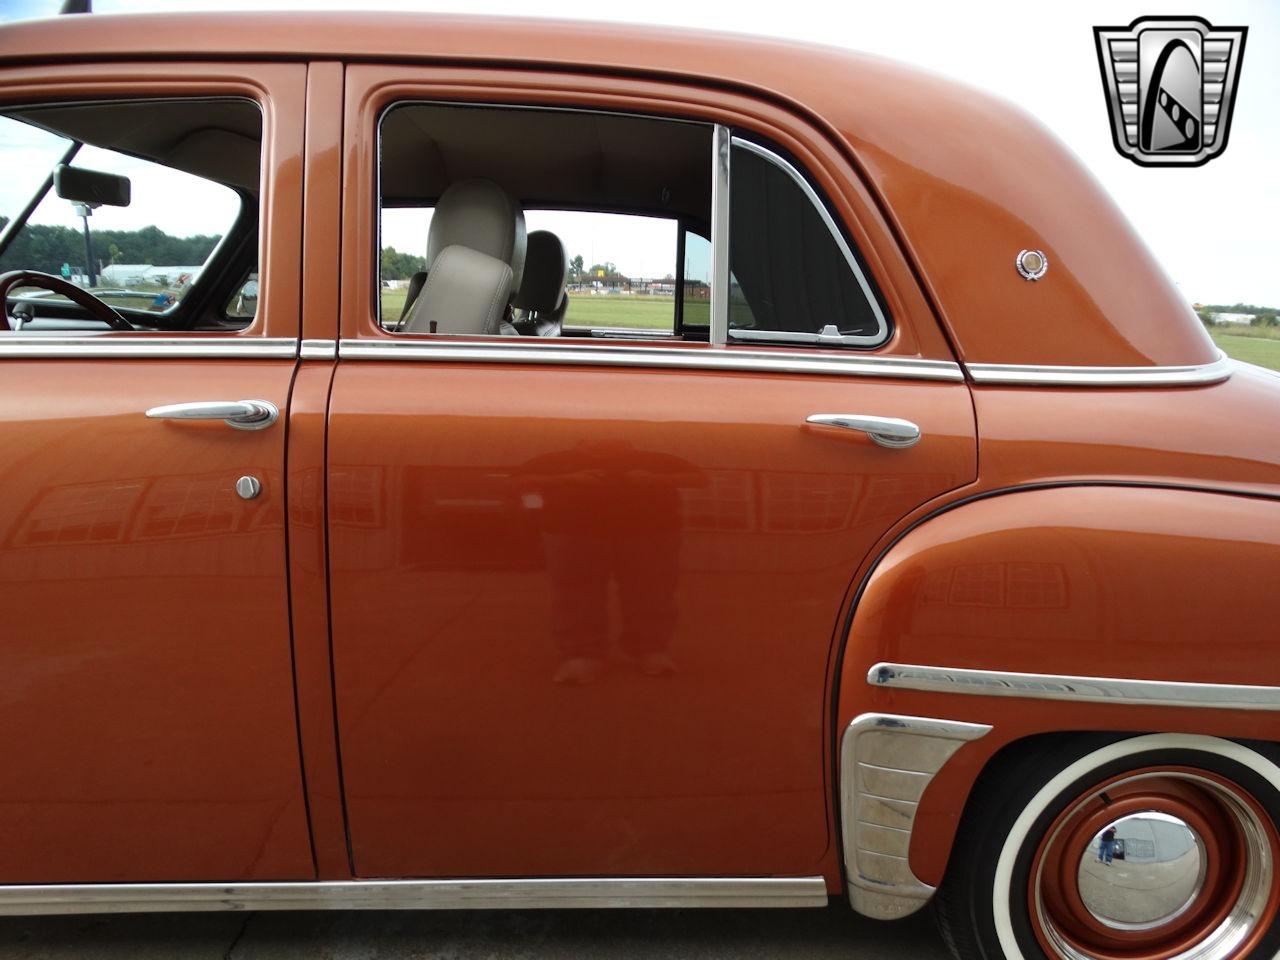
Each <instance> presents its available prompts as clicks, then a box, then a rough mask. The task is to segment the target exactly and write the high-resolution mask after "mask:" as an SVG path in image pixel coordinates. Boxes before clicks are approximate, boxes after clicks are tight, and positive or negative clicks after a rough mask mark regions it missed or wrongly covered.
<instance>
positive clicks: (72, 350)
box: [0, 330, 298, 361]
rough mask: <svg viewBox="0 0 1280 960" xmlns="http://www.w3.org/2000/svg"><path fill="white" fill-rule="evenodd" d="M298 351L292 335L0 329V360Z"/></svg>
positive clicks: (291, 354) (279, 356)
mask: <svg viewBox="0 0 1280 960" xmlns="http://www.w3.org/2000/svg"><path fill="white" fill-rule="evenodd" d="M297 356H298V338H297V337H262V336H257V335H254V334H248V335H246V334H242V333H227V334H225V335H223V336H217V335H201V334H198V333H196V334H187V335H176V336H175V335H173V334H169V335H166V334H163V333H148V332H145V331H141V330H139V331H138V332H137V333H117V332H115V331H107V330H104V331H102V332H100V333H83V334H78V335H76V336H66V335H64V334H62V333H60V332H51V333H47V334H46V333H42V332H39V331H34V330H22V331H14V330H0V361H3V360H6V359H11V360H24V359H25V360H77V359H119V360H162V359H188V360H192V359H201V358H209V359H216V358H219V357H225V358H229V359H235V360H245V359H253V360H267V359H270V360H292V359H295V358H296V357H297Z"/></svg>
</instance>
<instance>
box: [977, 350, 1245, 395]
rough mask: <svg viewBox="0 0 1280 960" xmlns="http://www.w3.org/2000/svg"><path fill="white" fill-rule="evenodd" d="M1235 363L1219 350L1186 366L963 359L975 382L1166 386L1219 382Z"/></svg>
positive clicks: (1089, 385) (1083, 385) (1031, 384)
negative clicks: (1215, 356)
mask: <svg viewBox="0 0 1280 960" xmlns="http://www.w3.org/2000/svg"><path fill="white" fill-rule="evenodd" d="M1233 367H1234V364H1233V363H1232V361H1231V360H1229V359H1228V358H1227V355H1226V354H1225V353H1223V352H1222V351H1218V359H1217V360H1214V361H1213V362H1212V363H1202V364H1199V365H1197V366H1187V367H1050V366H1037V365H1034V364H1025V365H1024V364H1015V363H966V364H965V369H966V370H968V371H969V376H970V377H971V378H973V382H974V383H1000V384H1007V385H1025V386H1062V387H1169V386H1194V385H1197V384H1210V383H1221V382H1222V381H1223V380H1226V379H1227V378H1228V377H1230V376H1231V371H1232V369H1233Z"/></svg>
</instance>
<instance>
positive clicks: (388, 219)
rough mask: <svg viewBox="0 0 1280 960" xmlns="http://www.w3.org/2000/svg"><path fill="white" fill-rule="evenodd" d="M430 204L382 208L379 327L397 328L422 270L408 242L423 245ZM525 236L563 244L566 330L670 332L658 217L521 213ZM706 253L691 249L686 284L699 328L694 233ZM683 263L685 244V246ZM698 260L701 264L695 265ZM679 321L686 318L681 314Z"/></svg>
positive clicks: (703, 292)
mask: <svg viewBox="0 0 1280 960" xmlns="http://www.w3.org/2000/svg"><path fill="white" fill-rule="evenodd" d="M431 216H432V209H431V208H429V207H418V208H405V207H390V208H386V209H384V210H383V211H382V227H381V230H382V255H381V268H382V283H381V295H380V297H379V301H380V309H381V318H382V325H383V326H384V327H386V328H388V329H394V328H396V327H397V326H398V325H399V323H400V320H401V318H402V317H403V316H404V312H405V308H406V303H407V301H408V299H409V298H410V296H411V295H414V296H416V294H417V293H418V291H417V289H415V286H414V284H413V278H414V275H415V274H422V273H424V272H425V270H426V258H425V257H424V256H423V255H422V254H420V253H417V252H411V251H412V250H413V247H414V246H415V245H416V246H417V247H419V248H421V249H423V250H425V249H426V236H427V232H428V230H430V227H431ZM524 216H525V229H526V232H527V233H532V232H533V231H535V230H546V231H549V232H551V233H554V234H555V235H556V236H557V237H558V238H559V239H560V242H561V243H563V244H564V248H565V259H566V261H567V263H568V272H567V274H566V277H565V293H566V294H567V296H568V305H567V309H566V310H565V313H564V317H563V325H564V326H566V327H581V328H587V329H589V330H592V331H597V332H601V333H607V332H609V331H611V330H624V331H638V330H656V331H662V332H666V333H671V332H672V330H673V329H674V324H675V290H676V277H675V268H676V222H675V221H674V220H669V219H664V218H661V217H647V216H632V215H628V214H620V213H599V212H596V211H593V210H587V211H584V210H526V211H525V215H524ZM696 239H697V240H700V241H701V242H702V244H703V246H704V247H705V251H704V252H703V253H702V254H701V258H700V260H699V255H698V254H695V265H697V268H698V270H699V271H700V280H699V281H697V282H696V283H695V284H694V288H693V289H692V291H690V290H689V288H688V287H686V294H685V302H686V304H687V303H689V301H690V300H691V299H692V301H693V303H694V306H693V307H692V316H693V317H695V319H694V320H693V321H692V322H694V323H700V324H702V325H703V326H705V325H706V324H707V322H708V317H709V316H710V312H709V311H710V307H709V306H708V303H709V300H708V298H709V296H710V289H711V288H710V272H711V244H710V243H709V242H708V241H707V240H705V239H703V238H701V237H697V238H696ZM685 260H686V263H688V262H689V252H688V247H686V250H685ZM699 264H700V265H699ZM685 322H686V323H689V322H690V321H689V319H688V317H687V316H686V320H685Z"/></svg>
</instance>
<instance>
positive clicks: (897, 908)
mask: <svg viewBox="0 0 1280 960" xmlns="http://www.w3.org/2000/svg"><path fill="white" fill-rule="evenodd" d="M990 732H991V727H990V726H988V725H987V724H982V723H962V722H960V721H955V720H931V719H928V718H925V717H902V716H894V715H892V714H884V713H864V714H862V715H861V716H859V717H856V718H855V719H854V720H853V721H852V722H851V723H850V724H849V726H848V727H846V728H845V731H844V737H843V739H842V740H841V742H840V816H841V826H842V829H843V833H844V864H845V873H846V874H847V875H848V877H849V902H850V903H851V904H852V905H853V909H854V910H856V911H858V913H860V914H862V915H863V916H865V917H872V918H874V919H876V920H896V919H898V918H899V917H905V916H908V915H910V914H912V913H915V912H916V911H917V910H919V909H920V908H921V907H923V906H924V905H925V904H926V903H928V902H929V899H930V898H931V897H932V896H933V894H934V888H933V887H931V886H930V885H929V884H927V883H923V882H922V881H921V880H920V879H919V878H917V877H916V875H915V874H914V873H912V872H911V863H910V861H909V859H908V856H909V853H910V850H911V831H912V829H913V828H914V827H915V819H916V811H917V809H918V807H919V804H920V798H921V797H922V796H923V795H924V791H925V788H927V787H928V786H929V784H930V783H932V782H933V778H934V777H936V776H937V775H938V771H940V770H941V769H942V768H943V766H944V765H945V764H946V762H947V761H948V760H950V759H951V757H952V755H954V754H955V752H956V751H957V750H959V749H960V748H961V747H962V746H964V745H965V744H966V743H968V742H969V741H971V740H977V739H979V738H980V737H985V736H986V735H987V734H988V733H990Z"/></svg>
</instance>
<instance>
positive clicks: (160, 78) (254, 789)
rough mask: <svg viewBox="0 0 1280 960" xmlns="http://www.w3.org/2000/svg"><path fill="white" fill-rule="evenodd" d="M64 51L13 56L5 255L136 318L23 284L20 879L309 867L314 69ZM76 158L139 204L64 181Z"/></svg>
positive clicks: (16, 778)
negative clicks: (306, 496) (297, 421)
mask: <svg viewBox="0 0 1280 960" xmlns="http://www.w3.org/2000/svg"><path fill="white" fill-rule="evenodd" d="M67 73H69V74H72V75H75V76H79V77H80V78H81V79H65V78H64V77H63V76H60V71H58V70H56V69H52V68H41V69H15V70H9V71H5V72H4V73H2V74H0V101H2V105H0V138H3V139H4V140H5V141H6V143H5V147H6V148H8V147H13V148H14V149H13V150H12V151H10V150H8V149H6V150H5V154H4V156H5V160H4V162H5V163H6V164H8V165H9V166H6V168H5V177H4V178H5V180H6V181H7V182H8V184H9V185H18V184H25V185H26V186H27V193H26V194H25V195H24V200H23V202H22V203H13V204H11V206H10V208H9V209H7V210H5V211H3V214H4V216H5V217H6V218H10V219H11V218H14V217H18V218H21V220H22V221H23V222H22V223H21V224H20V226H19V228H18V229H17V230H16V232H14V233H12V235H11V236H10V237H9V238H8V240H9V242H8V244H7V246H6V247H5V249H4V250H3V252H0V269H2V270H4V271H10V270H15V269H23V270H34V271H39V272H41V273H46V274H53V275H54V276H55V277H58V278H61V279H62V280H63V281H64V282H67V283H71V284H73V285H75V286H78V287H81V288H83V289H85V290H87V291H88V292H89V293H91V294H93V295H94V296H96V297H98V298H99V300H100V301H102V302H104V303H106V304H108V305H110V306H111V307H113V308H115V309H116V310H117V311H119V313H120V314H121V315H123V316H124V317H125V318H127V319H128V321H129V324H130V326H131V327H132V330H129V331H113V330H112V329H110V328H109V327H108V326H107V325H105V324H104V323H102V322H99V321H96V320H95V319H93V317H92V316H91V315H90V314H89V313H86V312H85V311H83V310H81V309H80V308H78V307H76V306H73V305H72V304H71V303H70V302H69V301H68V300H67V299H66V298H65V297H63V296H59V295H57V294H56V293H51V292H50V291H49V290H47V289H44V288H42V287H41V286H40V285H38V284H36V285H31V286H25V285H24V286H23V287H22V288H19V289H15V290H13V291H12V295H11V296H10V297H9V299H8V303H7V308H8V309H7V311H6V312H7V313H8V314H9V315H11V316H12V315H13V314H14V313H15V312H16V313H17V314H19V316H20V318H21V319H20V321H19V320H14V319H10V322H9V324H8V325H7V326H9V327H10V328H12V327H14V326H18V325H21V329H19V330H16V331H15V330H13V329H8V330H5V332H3V333H0V490H3V496H0V611H2V614H0V617H2V623H3V626H2V627H0V729H3V730H4V731H5V738H4V741H5V747H4V751H3V762H2V763H0V882H3V883H58V882H112V881H177V880H238V879H292V878H308V877H311V876H312V875H313V868H312V862H311V853H310V845H309V839H308V835H307V821H306V809H305V803H304V799H303V794H302V784H301V773H300V769H299V758H298V735H297V727H296V720H295V711H294V693H293V680H292V665H291V656H290V638H289V612H288V591H287V583H286V578H285V560H286V553H285V542H284V520H285V518H284V489H283V483H284V427H285V422H284V419H283V414H284V411H286V410H287V406H288V401H289V388H290V382H291V378H292V376H293V370H294V366H295V359H294V358H295V357H296V353H297V328H298V283H299V280H298V275H297V255H298V250H297V244H298V236H299V227H300V223H299V221H300V218H299V216H298V212H297V211H298V205H299V202H300V193H301V184H300V183H299V182H298V179H297V174H296V163H297V156H298V155H299V151H300V148H301V143H302V131H301V119H300V118H301V116H302V97H303V79H304V68H303V67H302V66H272V65H254V64H243V65H238V66H236V67H234V68H223V67H213V66H208V65H205V66H201V67H197V66H195V65H191V66H189V67H187V66H178V65H160V64H151V65H143V66H139V67H136V68H130V69H124V68H116V67H95V69H94V71H93V72H92V73H91V74H89V73H81V74H75V71H67ZM87 77H92V79H91V80H90V79H84V78H87ZM166 84H168V85H169V86H171V87H172V89H171V90H170V89H169V88H168V87H167V86H166ZM57 163H66V164H68V165H70V166H71V167H73V168H78V169H79V170H81V171H84V177H88V178H90V179H94V176H95V175H99V176H98V178H97V180H96V182H98V183H116V184H118V183H119V182H120V181H119V180H114V181H111V180H102V179H101V176H100V175H104V174H110V175H113V176H115V177H117V178H118V177H124V178H127V179H128V181H129V185H130V187H131V196H130V197H129V202H128V204H127V205H123V204H121V203H120V202H119V201H121V200H123V199H124V197H123V196H121V195H119V194H118V192H117V193H115V194H112V195H111V199H110V200H109V202H107V203H104V204H102V205H101V206H93V205H88V206H86V204H84V203H82V202H79V199H82V198H77V197H76V196H74V193H75V187H74V185H72V186H67V185H66V184H65V183H64V185H63V186H61V187H59V186H56V185H54V184H53V183H50V182H44V181H45V177H46V176H48V175H49V174H50V172H51V170H52V167H53V166H54V165H55V164H57ZM289 164H292V165H293V166H292V167H290V166H289ZM66 179H67V180H74V178H66ZM42 183H43V186H42ZM60 193H61V194H63V195H61V196H60V195H59V194H60ZM68 194H72V195H71V196H68ZM25 196H31V197H33V198H34V200H35V203H34V206H33V207H32V208H31V209H30V210H29V211H28V210H24V209H23V208H24V206H25ZM4 198H5V199H6V200H10V199H12V198H11V197H10V194H9V193H8V192H6V193H5V194H4ZM77 203H78V205H77ZM86 210H87V212H88V216H87V217H86V216H83V214H84V213H85V212H86ZM268 236H270V237H271V245H270V248H269V249H262V244H261V239H262V238H264V237H268ZM260 254H261V262H260ZM240 401H253V403H252V404H249V405H239V406H237V404H238V402H240ZM225 402H230V403H231V406H225ZM190 404H195V406H194V407H192V406H181V405H190ZM218 404H224V405H223V406H218ZM175 405H179V406H177V407H176V408H175ZM273 411H278V417H277V416H276V414H274V413H273ZM193 417H194V419H193ZM227 418H230V419H227Z"/></svg>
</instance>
